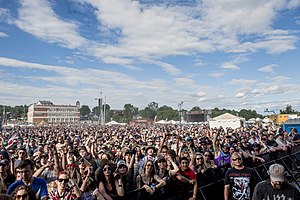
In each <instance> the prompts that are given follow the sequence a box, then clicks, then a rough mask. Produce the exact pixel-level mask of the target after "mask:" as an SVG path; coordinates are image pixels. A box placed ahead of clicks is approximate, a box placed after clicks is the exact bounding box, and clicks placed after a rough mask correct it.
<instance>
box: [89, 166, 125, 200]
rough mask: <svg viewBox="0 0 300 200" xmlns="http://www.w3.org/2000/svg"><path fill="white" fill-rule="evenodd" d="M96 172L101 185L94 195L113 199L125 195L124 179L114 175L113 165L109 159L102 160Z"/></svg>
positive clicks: (109, 199)
mask: <svg viewBox="0 0 300 200" xmlns="http://www.w3.org/2000/svg"><path fill="white" fill-rule="evenodd" d="M95 174H96V175H95V176H96V180H97V181H98V182H99V185H98V189H97V190H95V191H94V193H93V195H94V196H96V198H97V199H105V200H113V199H118V198H120V197H123V196H124V187H123V183H122V179H121V178H119V177H114V174H113V167H112V165H111V163H110V161H109V160H102V161H101V163H100V167H99V168H98V169H97V170H96V172H95Z"/></svg>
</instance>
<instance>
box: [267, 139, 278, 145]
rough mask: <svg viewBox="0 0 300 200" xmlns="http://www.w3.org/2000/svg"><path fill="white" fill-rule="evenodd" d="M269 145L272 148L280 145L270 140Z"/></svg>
mask: <svg viewBox="0 0 300 200" xmlns="http://www.w3.org/2000/svg"><path fill="white" fill-rule="evenodd" d="M267 145H268V146H270V147H277V146H278V144H277V142H276V141H275V140H268V141H267Z"/></svg>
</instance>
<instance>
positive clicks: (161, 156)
mask: <svg viewBox="0 0 300 200" xmlns="http://www.w3.org/2000/svg"><path fill="white" fill-rule="evenodd" d="M161 160H166V159H165V157H164V156H163V155H159V156H157V162H160V161H161Z"/></svg>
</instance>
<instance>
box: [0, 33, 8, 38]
mask: <svg viewBox="0 0 300 200" xmlns="http://www.w3.org/2000/svg"><path fill="white" fill-rule="evenodd" d="M1 37H8V35H7V34H6V33H3V32H0V38H1Z"/></svg>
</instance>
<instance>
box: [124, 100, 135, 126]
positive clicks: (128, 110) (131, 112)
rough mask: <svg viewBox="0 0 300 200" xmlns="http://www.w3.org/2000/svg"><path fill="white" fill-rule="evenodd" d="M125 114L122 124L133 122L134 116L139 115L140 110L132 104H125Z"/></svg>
mask: <svg viewBox="0 0 300 200" xmlns="http://www.w3.org/2000/svg"><path fill="white" fill-rule="evenodd" d="M123 112H124V117H123V118H122V119H121V122H126V123H128V122H129V121H131V120H133V118H134V116H136V115H137V114H138V108H137V107H134V106H133V105H132V104H125V105H124V109H123Z"/></svg>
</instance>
